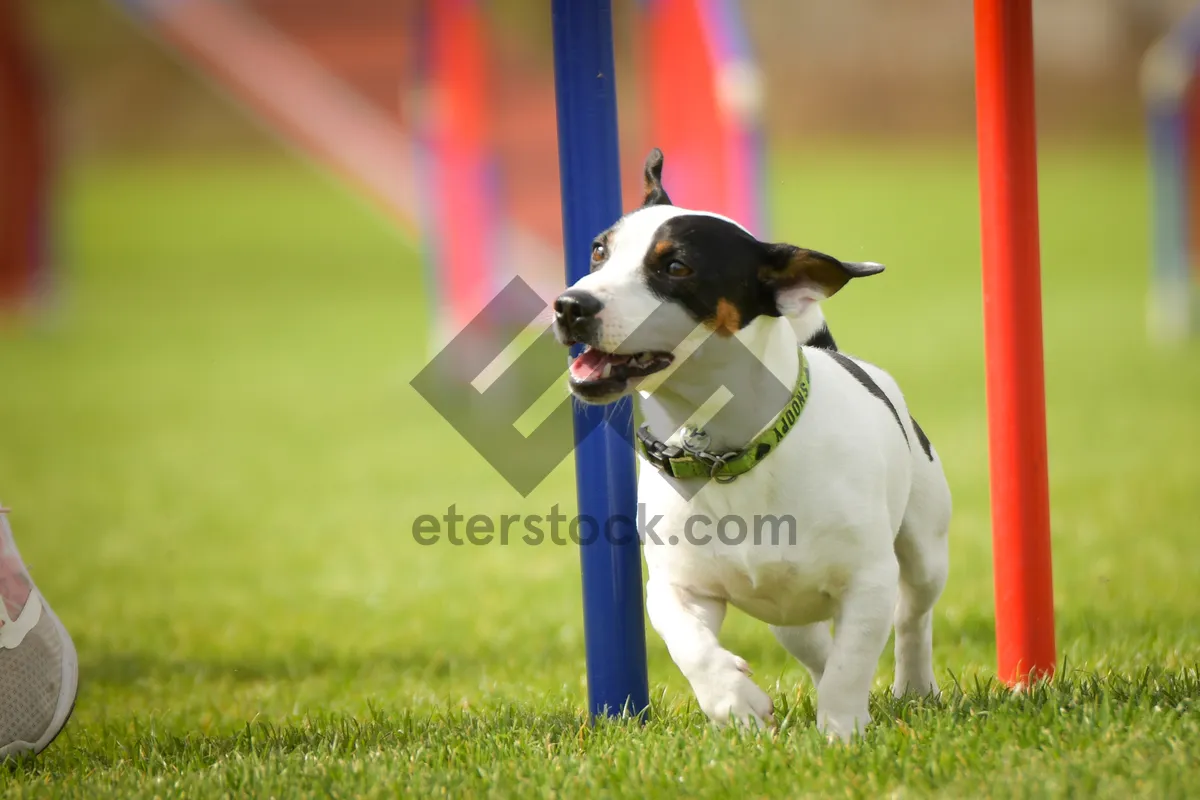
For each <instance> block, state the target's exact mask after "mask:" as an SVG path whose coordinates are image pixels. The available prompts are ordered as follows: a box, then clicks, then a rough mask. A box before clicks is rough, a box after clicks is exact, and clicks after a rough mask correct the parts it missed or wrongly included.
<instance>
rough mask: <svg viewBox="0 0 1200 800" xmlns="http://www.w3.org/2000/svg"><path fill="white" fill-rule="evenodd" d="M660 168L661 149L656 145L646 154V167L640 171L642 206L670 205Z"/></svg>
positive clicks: (661, 163) (661, 159) (661, 160)
mask: <svg viewBox="0 0 1200 800" xmlns="http://www.w3.org/2000/svg"><path fill="white" fill-rule="evenodd" d="M662 170H663V151H662V150H659V149H658V148H657V147H656V148H654V149H653V150H651V151H650V155H648V156H646V168H645V170H644V171H643V172H642V180H643V184H642V189H643V192H644V194H643V197H642V207H643V208H645V207H646V206H669V205H671V198H669V197H667V190H666V189H664V188H663V185H662Z"/></svg>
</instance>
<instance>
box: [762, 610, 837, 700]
mask: <svg viewBox="0 0 1200 800" xmlns="http://www.w3.org/2000/svg"><path fill="white" fill-rule="evenodd" d="M771 633H773V634H775V638H776V639H778V640H779V643H780V644H781V645H783V647H784V649H785V650H787V651H788V652H789V653H791V654H792V655H793V656H795V657H796V658H797V660H799V661H800V663H801V664H803V665H804V666H805V668H806V669H807V670H808V673H809V674H810V675H812V680H813V686H819V685H820V684H821V678H822V677H823V676H824V675H825V662H826V661H828V660H829V651H830V650H831V649H832V648H833V633H832V631H830V629H829V623H828V622H814V623H813V624H811V625H788V626H782V625H772V626H771Z"/></svg>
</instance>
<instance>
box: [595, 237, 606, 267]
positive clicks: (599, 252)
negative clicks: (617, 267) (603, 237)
mask: <svg viewBox="0 0 1200 800" xmlns="http://www.w3.org/2000/svg"><path fill="white" fill-rule="evenodd" d="M606 258H608V248H607V247H605V246H604V243H603V242H596V243H595V244H593V245H592V262H593V263H597V264H598V263H600V262H601V261H603V260H604V259H606Z"/></svg>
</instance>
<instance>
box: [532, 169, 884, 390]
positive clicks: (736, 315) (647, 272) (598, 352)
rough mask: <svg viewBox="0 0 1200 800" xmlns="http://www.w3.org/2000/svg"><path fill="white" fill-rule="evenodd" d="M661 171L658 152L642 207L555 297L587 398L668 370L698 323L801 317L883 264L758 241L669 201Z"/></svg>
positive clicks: (573, 375)
mask: <svg viewBox="0 0 1200 800" xmlns="http://www.w3.org/2000/svg"><path fill="white" fill-rule="evenodd" d="M662 168H663V154H662V151H660V150H658V149H655V150H653V151H651V153H650V155H649V156H648V157H647V158H646V169H645V198H644V203H643V205H642V206H641V208H639V209H637V210H636V211H633V212H632V213H630V214H627V215H625V216H624V217H622V218H621V219H620V220H618V222H617V223H616V224H615V225H613V226H612V227H611V228H609V229H608V230H606V231H604V232H603V233H601V234H600V235H599V236H597V237H596V239H595V241H593V242H592V271H591V274H589V275H587V276H585V277H584V278H582V279H581V280H579V281H578V282H576V283H575V285H574V286H572V287H571V288H569V289H568V290H567V291H565V292H563V293H562V294H561V295H559V297H558V299H557V300H555V303H554V330H555V335H556V336H557V337H558V340H559V341H560V342H562V343H563V344H568V345H570V344H576V343H579V344H584V345H587V347H586V349H585V350H584V351H583V352H582V353H581V354H580V355H579V357H578V358H576V359H575V361H574V362H573V363H572V364H571V370H570V387H571V391H572V392H573V393H574V394H575V395H576V396H577V397H579V398H580V399H582V400H584V401H587V402H592V403H608V402H612V401H613V400H615V399H616V398H618V397H620V396H621V395H624V394H626V393H628V392H630V391H632V390H634V389H635V388H636V386H637V384H638V383H639V382H640V381H641V380H642V379H643V378H645V377H647V376H649V375H652V374H654V373H656V372H660V371H662V370H664V369H666V368H667V367H669V366H670V365H671V363H672V362H673V361H674V359H675V356H676V348H678V347H679V345H680V344H681V343H682V342H683V341H684V340H685V339H687V338H688V337H689V335H690V334H691V333H692V331H693V330H695V329H696V328H697V325H698V324H703V325H705V326H706V327H707V328H709V329H710V330H711V331H713V332H714V333H716V334H718V335H720V336H732V335H733V334H735V333H737V332H738V331H739V330H740V329H742V328H744V327H746V326H748V325H750V324H751V323H753V322H754V320H755V319H757V318H758V317H763V316H768V317H779V316H798V315H800V314H802V313H803V312H804V311H805V309H807V308H808V307H809V306H810V305H811V304H812V303H814V302H817V301H820V300H823V299H825V298H826V297H829V296H831V295H833V294H834V293H835V292H837V291H838V290H839V289H841V288H842V287H843V286H845V285H846V283H847V282H848V281H849V280H850V279H851V278H858V277H864V276H866V275H874V274H876V273H878V272H881V271H882V270H883V265H881V264H875V263H871V262H866V263H848V262H842V261H839V260H838V259H836V258H833V257H832V256H827V255H825V254H824V253H818V252H816V251H814V250H806V249H804V248H801V247H795V246H793V245H790V244H769V243H766V242H760V241H759V240H758V239H756V238H755V237H754V236H752V235H751V234H750V233H749V232H748V231H747V230H746V229H745V228H743V227H742V226H741V225H738V224H737V223H736V222H734V221H732V220H730V219H727V218H725V217H722V216H720V215H717V214H709V213H706V212H701V211H689V210H687V209H683V208H678V207H676V206H674V205H671V200H670V198H669V197H668V196H667V193H666V191H665V190H664V189H663V185H662Z"/></svg>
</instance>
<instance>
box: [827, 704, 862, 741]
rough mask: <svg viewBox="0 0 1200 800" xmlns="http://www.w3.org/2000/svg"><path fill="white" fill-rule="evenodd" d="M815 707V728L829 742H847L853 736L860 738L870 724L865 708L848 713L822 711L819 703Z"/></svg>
mask: <svg viewBox="0 0 1200 800" xmlns="http://www.w3.org/2000/svg"><path fill="white" fill-rule="evenodd" d="M817 706H818V707H817V727H818V728H820V730H821V732H822V733H824V734H825V737H826V738H827V739H828V740H829V741H831V742H848V741H850V740H851V739H853V738H854V736H855V734H858V735H860V736H861V735H862V734H863V732H864V731H866V729H867V726H868V725H870V724H871V714H870V712H869V711H867V707H866V706H863V707H862V708H861V709H859V710H857V711H852V712H848V713H847V712H842V713H838V712H833V711H827V710H825V709H822V708H820V701H818V703H817Z"/></svg>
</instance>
